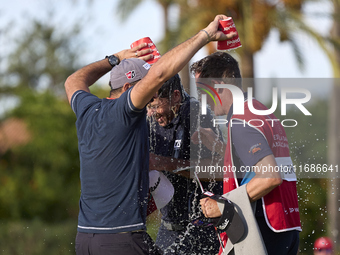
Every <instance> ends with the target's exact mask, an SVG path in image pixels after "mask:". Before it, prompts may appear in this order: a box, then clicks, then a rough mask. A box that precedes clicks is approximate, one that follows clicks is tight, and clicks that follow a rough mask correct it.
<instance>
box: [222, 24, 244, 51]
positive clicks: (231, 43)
mask: <svg viewBox="0 0 340 255" xmlns="http://www.w3.org/2000/svg"><path fill="white" fill-rule="evenodd" d="M218 29H219V30H221V31H222V32H223V33H224V34H229V33H231V32H235V33H236V36H234V37H233V38H231V39H228V40H225V41H219V42H217V49H218V50H233V49H237V48H239V47H242V45H241V41H240V38H239V36H238V32H237V30H236V27H235V24H234V21H233V19H232V18H231V17H229V18H227V19H223V20H220V21H219V25H218Z"/></svg>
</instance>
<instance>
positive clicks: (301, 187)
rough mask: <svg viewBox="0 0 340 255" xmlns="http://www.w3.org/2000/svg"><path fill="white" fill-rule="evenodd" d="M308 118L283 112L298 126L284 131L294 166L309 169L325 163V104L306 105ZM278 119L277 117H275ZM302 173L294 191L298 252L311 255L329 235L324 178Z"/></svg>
mask: <svg viewBox="0 0 340 255" xmlns="http://www.w3.org/2000/svg"><path fill="white" fill-rule="evenodd" d="M308 110H309V111H310V112H311V113H312V116H305V115H302V114H301V112H300V111H299V110H296V111H294V110H290V111H288V113H287V116H289V118H290V119H295V120H297V122H298V126H297V127H294V128H285V130H286V133H287V138H288V141H289V143H290V144H289V148H290V152H291V157H292V160H293V163H294V165H296V166H297V176H299V169H300V168H299V166H302V167H303V166H304V165H307V166H310V165H312V164H327V149H326V148H327V141H328V136H327V126H326V125H325V124H324V123H327V114H325V113H326V112H327V111H328V102H327V100H325V99H320V100H318V101H314V102H313V104H312V105H310V106H308ZM277 116H279V115H277ZM306 175H307V174H304V175H303V176H302V177H301V178H299V179H298V183H297V189H298V197H299V209H300V217H301V223H302V232H301V233H300V253H299V254H306V255H307V254H312V253H313V243H314V241H315V239H317V238H318V237H320V236H325V235H328V234H329V231H328V229H327V220H328V210H327V184H328V182H329V181H330V180H329V179H327V176H324V178H315V177H312V176H309V175H308V176H306Z"/></svg>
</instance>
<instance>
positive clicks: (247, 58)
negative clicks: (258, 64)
mask: <svg viewBox="0 0 340 255" xmlns="http://www.w3.org/2000/svg"><path fill="white" fill-rule="evenodd" d="M240 68H241V75H242V78H251V79H243V80H242V83H243V89H244V91H247V89H248V87H252V88H253V95H255V86H254V83H253V78H254V55H253V54H252V53H250V52H247V50H245V51H244V52H242V55H241V63H240Z"/></svg>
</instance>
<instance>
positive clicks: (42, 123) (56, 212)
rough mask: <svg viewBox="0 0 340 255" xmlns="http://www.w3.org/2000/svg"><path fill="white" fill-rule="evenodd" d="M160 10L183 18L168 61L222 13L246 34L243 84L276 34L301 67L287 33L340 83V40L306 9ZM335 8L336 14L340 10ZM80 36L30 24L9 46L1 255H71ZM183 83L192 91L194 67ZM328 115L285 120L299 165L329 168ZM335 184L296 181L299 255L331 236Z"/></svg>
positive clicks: (324, 108) (292, 3)
mask: <svg viewBox="0 0 340 255" xmlns="http://www.w3.org/2000/svg"><path fill="white" fill-rule="evenodd" d="M75 2H77V1H75ZM140 2H141V1H138V0H130V1H127V0H125V1H121V2H120V8H121V9H120V12H119V14H120V15H121V17H122V18H123V19H124V18H126V17H127V16H128V14H129V13H131V12H132V11H133V9H134V8H133V7H135V6H137V5H138V4H139V3H140ZM154 2H155V4H160V5H161V6H162V9H163V11H164V19H165V21H168V18H167V15H168V14H169V10H170V7H171V6H173V5H178V6H179V7H180V10H181V11H180V15H179V21H178V23H177V26H173V25H171V24H168V22H165V27H164V31H165V36H164V39H163V40H162V42H159V45H160V48H161V51H162V52H166V51H167V50H168V49H170V48H172V47H173V46H175V45H176V44H178V43H180V42H181V41H183V40H184V39H186V38H188V37H190V36H192V35H193V34H194V33H196V32H197V31H199V30H200V29H201V28H202V27H204V26H205V25H206V24H207V22H209V21H210V20H211V19H212V18H213V17H214V16H215V14H216V13H225V14H227V15H230V16H232V17H233V18H234V21H235V23H236V27H237V29H238V31H239V33H240V38H241V42H242V45H243V46H242V48H241V49H240V51H237V54H238V56H239V59H240V65H241V68H242V75H243V76H244V77H254V66H253V65H254V63H253V56H254V53H255V52H256V51H258V50H259V49H261V47H262V46H263V43H264V41H265V39H266V37H267V36H268V32H269V31H270V29H272V28H273V27H275V28H276V29H278V30H279V31H280V39H281V40H282V41H289V42H290V43H291V44H292V46H293V49H294V51H295V56H296V58H297V61H298V62H299V63H300V64H301V65H302V66H303V56H302V55H301V53H300V49H299V46H298V45H297V43H296V42H295V41H294V37H293V36H291V35H290V32H291V31H296V30H299V29H300V30H303V31H305V32H306V33H308V34H309V35H311V36H312V37H314V38H315V40H316V41H317V42H318V43H319V45H320V47H321V48H322V49H324V50H325V52H326V54H327V55H328V56H329V58H330V61H331V63H332V65H333V69H334V75H335V77H338V76H337V75H338V71H339V70H338V62H337V59H336V54H334V52H333V53H332V49H333V48H329V47H327V46H326V44H327V43H333V46H335V47H337V46H338V44H339V42H338V39H339V38H338V37H337V35H336V34H331V35H330V36H329V37H323V36H321V35H319V34H318V33H317V32H315V31H314V30H313V29H311V28H309V27H308V26H307V25H306V24H305V23H304V22H303V20H302V18H301V15H302V14H301V7H302V6H303V4H304V3H305V2H306V1H300V0H278V1H248V0H243V1H230V0H228V1H227V0H219V1H214V5H211V1H208V0H197V1H186V0H158V1H154ZM90 3H91V1H89V4H90ZM333 3H334V6H335V7H336V6H338V2H337V1H333ZM334 9H335V10H336V8H334ZM0 15H1V13H0ZM334 20H335V23H336V24H337V23H338V16H337V14H336V13H334ZM1 28H3V27H1V25H0V29H1ZM3 29H6V28H3ZM82 29H84V28H83V27H81V26H80V25H74V26H73V27H71V28H70V29H69V30H68V31H64V30H60V29H58V27H57V26H53V25H51V24H49V23H44V22H41V21H38V20H35V19H27V29H26V30H25V31H24V32H23V33H22V34H21V36H20V37H18V38H15V40H13V42H12V43H13V50H12V51H11V52H9V53H8V54H5V55H3V57H4V59H2V62H1V63H2V64H3V65H4V66H5V67H4V68H3V69H2V71H1V73H0V104H4V103H6V102H8V100H11V101H13V102H15V107H13V108H11V109H8V110H6V111H5V112H4V113H3V114H2V115H1V116H0V185H1V186H0V187H1V188H0V224H1V228H0V253H1V254H4V255H7V254H11V255H15V254H27V255H31V254H32V255H33V254H52V255H53V254H74V238H75V234H76V225H77V215H78V199H79V195H80V183H79V157H78V147H77V135H76V129H75V121H76V118H75V115H74V113H73V112H72V110H71V108H70V106H69V104H68V102H67V100H66V97H65V94H64V88H63V83H64V81H65V80H66V78H67V77H68V76H69V75H70V74H71V73H72V72H74V71H75V70H77V69H78V68H79V67H80V66H83V65H85V64H87V63H79V62H78V61H77V60H78V59H77V56H78V55H80V54H86V52H84V51H83V50H82V48H81V46H80V45H79V44H77V40H79V37H80V32H81V31H82ZM85 39H88V38H85ZM157 45H158V43H157ZM207 48H208V52H210V53H211V52H213V51H214V50H215V49H214V47H213V46H212V44H208V45H207ZM181 77H182V80H183V83H184V84H185V86H186V88H187V90H189V85H188V83H189V78H188V77H189V76H188V69H187V68H186V69H184V71H183V72H182V73H181ZM185 77H186V78H185ZM91 91H92V92H93V93H95V94H97V95H98V96H100V97H106V96H107V95H108V89H107V88H104V87H103V86H94V87H93V88H91ZM328 107H329V102H328V99H326V98H323V99H320V100H313V104H312V105H310V106H309V107H308V109H309V111H310V112H312V114H313V117H312V118H308V117H304V116H302V115H301V114H297V113H294V112H289V113H288V116H290V118H291V119H296V120H297V121H298V123H299V124H298V128H294V129H289V128H288V129H287V130H286V131H287V136H288V140H289V142H290V148H291V152H292V158H293V161H294V163H295V164H296V165H298V164H300V163H314V162H318V163H321V164H323V163H327V162H328V160H327V158H328V155H327V146H328V139H329V137H328V136H327V134H328V126H327V125H325V123H328V121H329V117H328V114H327V113H328V109H329V108H328ZM333 181H334V180H332V179H330V178H327V179H306V178H304V179H300V180H299V182H298V191H299V201H300V212H301V219H302V225H303V231H302V232H301V235H300V237H301V239H300V254H311V253H312V246H313V242H314V240H315V239H316V238H318V237H320V236H325V235H330V232H329V229H328V226H327V224H328V222H329V217H328V215H329V211H328V209H327V196H328V193H329V192H330V191H328V189H329V186H330V182H333ZM158 220H159V215H158V214H154V215H152V216H151V217H150V218H149V219H148V225H149V232H150V234H151V235H152V236H153V237H155V235H156V232H157V226H158Z"/></svg>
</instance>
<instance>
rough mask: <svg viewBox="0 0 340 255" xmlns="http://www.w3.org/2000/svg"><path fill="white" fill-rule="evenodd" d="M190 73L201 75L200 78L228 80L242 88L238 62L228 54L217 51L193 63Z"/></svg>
mask: <svg viewBox="0 0 340 255" xmlns="http://www.w3.org/2000/svg"><path fill="white" fill-rule="evenodd" d="M190 71H191V72H192V73H199V74H200V76H199V78H228V80H229V82H232V83H233V84H234V85H236V86H238V87H241V86H242V81H241V78H242V77H241V72H240V69H239V66H238V62H237V61H236V59H234V58H233V57H232V56H231V55H230V54H228V53H226V52H222V51H217V52H215V53H213V54H210V55H209V56H206V57H205V58H203V59H201V60H199V61H197V62H195V63H193V64H192V65H191V67H190ZM230 78H231V79H233V81H231V80H230ZM234 79H235V80H234Z"/></svg>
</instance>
